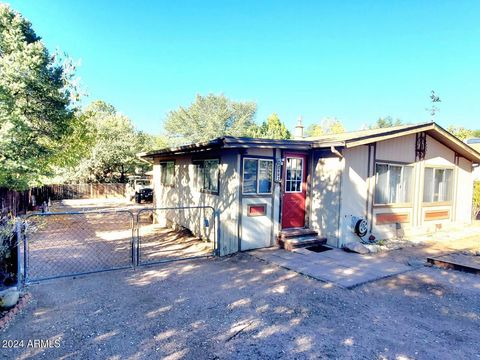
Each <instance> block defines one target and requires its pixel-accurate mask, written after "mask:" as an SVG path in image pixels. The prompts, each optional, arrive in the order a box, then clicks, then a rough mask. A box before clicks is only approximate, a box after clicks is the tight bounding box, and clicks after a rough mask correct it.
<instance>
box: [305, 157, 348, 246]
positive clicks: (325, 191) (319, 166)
mask: <svg viewBox="0 0 480 360" xmlns="http://www.w3.org/2000/svg"><path fill="white" fill-rule="evenodd" d="M327 156H329V157H321V154H320V152H318V153H316V154H314V164H315V167H314V173H313V176H312V204H311V209H312V210H311V214H310V227H311V228H312V229H313V230H316V231H318V233H319V235H320V236H322V237H326V238H327V241H328V244H330V245H333V246H338V240H339V235H340V234H339V230H338V225H339V214H340V213H339V209H340V187H341V176H342V170H343V166H344V162H343V160H342V159H341V158H339V157H338V156H335V155H334V156H332V155H331V154H328V155H327Z"/></svg>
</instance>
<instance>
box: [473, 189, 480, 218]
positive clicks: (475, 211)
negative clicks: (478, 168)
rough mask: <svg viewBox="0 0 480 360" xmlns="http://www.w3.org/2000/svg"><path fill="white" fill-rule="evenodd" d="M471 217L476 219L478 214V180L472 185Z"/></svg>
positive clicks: (479, 212)
mask: <svg viewBox="0 0 480 360" xmlns="http://www.w3.org/2000/svg"><path fill="white" fill-rule="evenodd" d="M472 211H473V218H474V219H477V218H478V215H479V214H480V181H475V183H474V185H473V206H472Z"/></svg>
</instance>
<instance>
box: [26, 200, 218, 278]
mask: <svg viewBox="0 0 480 360" xmlns="http://www.w3.org/2000/svg"><path fill="white" fill-rule="evenodd" d="M149 206H151V204H142V205H138V204H134V203H130V202H127V201H125V200H124V199H105V200H103V201H101V200H98V199H95V200H89V199H87V200H65V201H62V202H55V203H54V204H53V206H52V207H51V209H50V210H51V211H52V212H72V211H85V210H88V211H92V210H93V211H100V210H101V211H117V212H113V213H95V212H91V213H84V214H56V215H55V214H54V215H47V216H34V217H30V218H29V219H28V221H27V224H28V227H27V236H28V244H29V279H30V280H31V281H35V280H39V279H45V278H51V277H56V276H64V275H69V274H77V273H85V272H91V271H99V270H107V269H115V268H127V267H131V266H132V221H133V220H134V219H136V216H137V213H138V212H139V211H142V213H141V214H142V216H141V217H140V218H141V221H140V223H139V244H140V245H139V252H138V254H139V260H140V262H141V263H153V262H158V261H165V260H170V259H174V258H175V259H176V258H187V257H194V256H204V255H208V254H210V253H211V252H212V250H213V243H212V242H209V241H201V240H199V239H197V238H196V237H194V236H192V235H191V234H189V233H188V232H186V231H174V230H172V229H169V228H162V227H160V226H158V225H156V224H153V223H152V219H153V217H151V216H149V215H151V211H148V210H147V207H149Z"/></svg>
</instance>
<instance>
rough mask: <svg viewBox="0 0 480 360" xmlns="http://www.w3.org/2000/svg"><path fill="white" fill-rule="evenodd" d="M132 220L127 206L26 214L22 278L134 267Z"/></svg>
mask: <svg viewBox="0 0 480 360" xmlns="http://www.w3.org/2000/svg"><path fill="white" fill-rule="evenodd" d="M133 222H134V215H133V213H132V212H130V211H127V210H121V211H87V212H59V213H42V214H32V215H29V216H27V217H26V218H25V221H24V234H23V236H24V269H25V282H26V283H29V282H34V281H41V280H48V279H54V278H58V277H66V276H73V275H83V274H89V273H95V272H102V271H109V270H116V269H126V268H131V267H133V265H134V264H133V261H132V259H133V253H134V232H133V225H134V224H133Z"/></svg>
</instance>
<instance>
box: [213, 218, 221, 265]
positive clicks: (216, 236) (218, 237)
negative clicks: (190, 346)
mask: <svg viewBox="0 0 480 360" xmlns="http://www.w3.org/2000/svg"><path fill="white" fill-rule="evenodd" d="M213 212H214V214H215V216H214V219H215V232H216V234H215V238H216V239H215V240H216V241H215V242H216V244H215V246H216V250H215V253H216V254H215V255H216V256H220V210H213Z"/></svg>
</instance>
